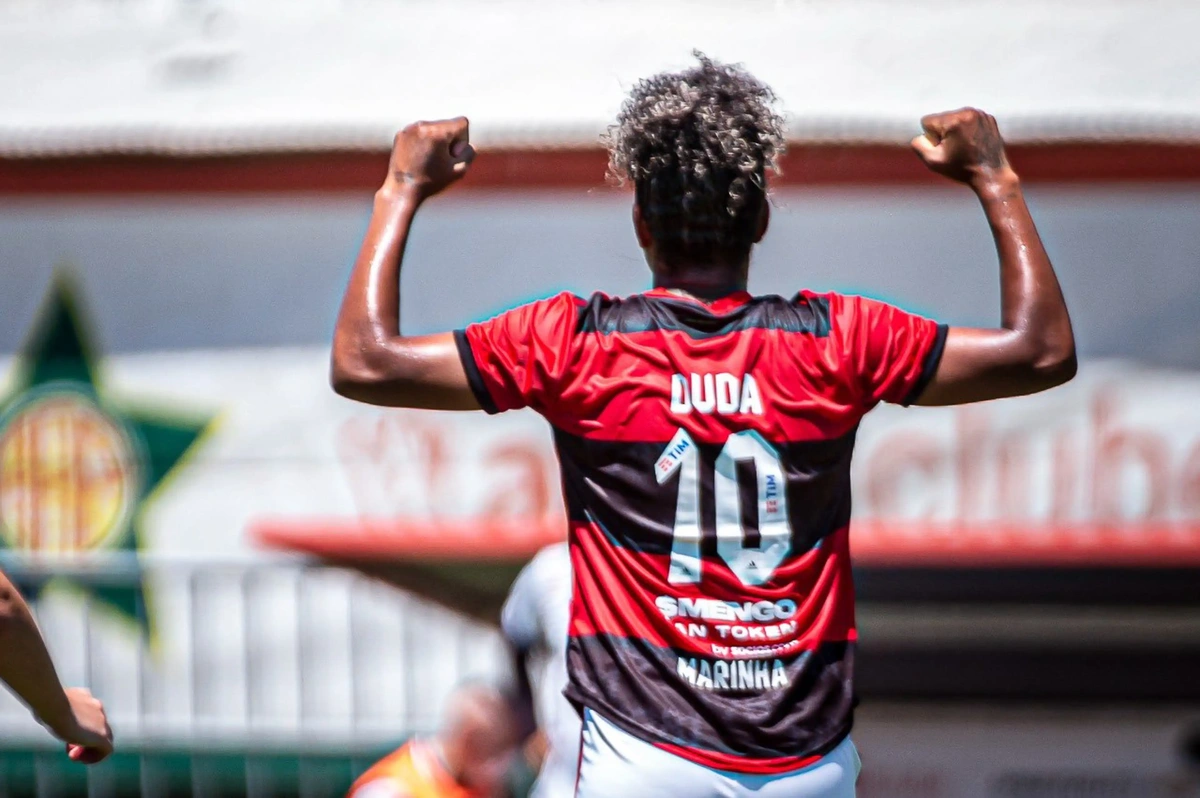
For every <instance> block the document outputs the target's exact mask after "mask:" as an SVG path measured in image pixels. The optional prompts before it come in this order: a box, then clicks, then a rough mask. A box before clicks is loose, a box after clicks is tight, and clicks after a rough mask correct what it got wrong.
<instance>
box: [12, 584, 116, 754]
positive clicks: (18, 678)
mask: <svg viewBox="0 0 1200 798" xmlns="http://www.w3.org/2000/svg"><path fill="white" fill-rule="evenodd" d="M0 680H2V681H3V682H4V683H5V684H7V685H8V686H9V687H10V688H12V691H13V692H14V693H16V694H17V696H18V697H20V699H21V700H22V701H24V702H25V704H26V706H28V707H29V709H30V710H31V711H32V712H33V715H34V717H35V718H37V719H38V721H40V722H41V723H42V724H43V725H44V726H46V728H48V729H49V730H50V731H51V732H52V733H53V734H54V736H56V737H58V738H59V739H60V740H62V741H64V742H65V743H67V753H68V754H69V755H70V757H71V759H73V760H75V761H76V762H84V763H86V764H92V763H94V762H99V761H100V760H102V759H104V758H105V757H106V756H108V755H109V754H110V753H112V730H111V729H109V728H108V719H107V718H106V717H105V715H104V707H103V706H102V705H101V704H100V702H99V701H97V700H96V699H95V698H93V697H92V694H91V693H89V692H88V691H87V690H84V689H81V688H71V689H69V690H64V689H63V686H62V683H61V682H59V680H58V674H57V673H56V672H55V670H54V662H53V661H51V659H50V652H49V651H47V650H46V643H45V641H44V640H42V634H41V632H39V631H38V628H37V624H36V623H34V621H33V615H32V613H30V612H29V606H28V605H27V604H26V603H25V599H24V598H22V597H21V593H20V591H18V590H17V588H16V587H15V586H14V585H13V583H12V582H10V581H9V579H8V577H7V576H6V575H5V574H4V573H3V572H2V571H0Z"/></svg>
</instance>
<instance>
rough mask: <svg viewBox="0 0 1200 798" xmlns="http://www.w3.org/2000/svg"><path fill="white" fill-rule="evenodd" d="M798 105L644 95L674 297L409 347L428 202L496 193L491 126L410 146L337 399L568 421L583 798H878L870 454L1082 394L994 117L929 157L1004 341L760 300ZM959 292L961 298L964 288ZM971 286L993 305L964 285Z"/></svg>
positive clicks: (354, 287)
mask: <svg viewBox="0 0 1200 798" xmlns="http://www.w3.org/2000/svg"><path fill="white" fill-rule="evenodd" d="M773 103H774V95H773V94H772V92H771V90H770V89H769V88H768V87H767V86H765V85H764V84H762V83H760V82H759V81H758V80H756V79H755V78H753V77H752V76H751V75H749V74H747V73H746V72H745V71H743V70H741V69H739V68H736V67H732V66H726V65H722V64H718V63H715V62H713V61H710V60H708V59H706V58H703V57H701V59H700V63H699V65H697V66H695V67H693V68H690V69H687V70H685V71H682V72H677V73H669V74H660V75H657V76H654V77H651V78H649V79H647V80H643V81H641V82H640V83H638V84H637V85H636V86H635V87H634V88H633V91H632V93H631V95H630V97H629V98H628V100H627V101H626V103H625V104H624V106H623V108H622V110H621V112H620V115H619V117H618V119H617V125H616V126H615V128H614V129H613V133H612V134H611V136H610V147H611V152H612V167H613V169H614V171H615V172H616V173H617V175H619V176H621V177H624V178H626V179H628V180H629V181H630V182H632V184H633V190H634V191H633V198H634V199H633V228H634V232H635V234H636V236H637V240H638V243H639V244H640V245H641V247H642V249H643V251H644V252H645V255H646V261H647V263H648V265H649V267H650V273H651V276H652V278H653V285H654V287H653V288H652V289H650V290H649V291H646V292H644V293H641V294H637V295H634V296H629V297H610V296H606V295H605V294H602V293H597V294H594V295H592V296H591V297H577V296H574V295H572V294H569V293H564V294H559V295H558V296H555V297H551V298H549V299H544V300H541V301H538V302H534V303H531V304H528V305H524V306H522V307H518V308H516V309H515V310H512V311H509V312H507V313H504V314H502V315H500V316H498V317H496V318H494V319H492V320H490V321H486V322H483V323H479V324H472V325H470V326H468V327H467V328H466V329H465V330H459V331H457V332H454V333H444V334H440V335H426V336H407V335H405V334H404V333H403V332H401V326H400V319H399V307H400V305H399V290H400V282H399V277H400V262H401V256H402V254H403V251H404V244H405V241H406V240H407V238H408V234H409V229H410V226H411V224H412V220H413V217H414V215H415V214H416V212H417V210H418V208H419V207H420V206H421V203H422V202H424V201H425V200H427V199H429V198H430V197H431V196H433V195H434V194H436V193H437V192H439V191H441V190H442V189H444V188H446V187H447V186H449V185H450V184H451V183H453V182H454V181H455V180H457V179H458V178H460V177H462V175H463V174H465V172H466V171H467V168H468V167H469V165H470V163H471V159H472V157H473V154H474V153H473V151H472V149H471V147H470V145H469V143H468V128H467V120H466V119H461V118H460V119H455V120H450V121H442V122H431V123H418V124H414V125H411V126H409V127H407V128H405V129H404V130H403V131H401V132H400V134H399V135H397V137H396V140H395V144H394V146H393V150H392V157H391V165H390V169H389V173H388V175H387V178H386V180H385V181H384V184H383V186H382V188H381V189H380V190H379V192H378V193H377V194H376V198H375V210H374V214H373V216H372V219H371V223H370V226H369V228H368V231H367V234H366V240H365V241H364V242H363V247H362V250H361V253H360V255H359V258H358V261H357V263H356V264H355V267H354V270H353V273H352V275H351V277H350V283H349V286H348V288H347V290H346V294H345V298H344V300H343V304H342V308H341V313H340V316H339V318H338V322H337V329H336V332H335V335H334V342H333V356H332V382H333V386H334V389H335V390H337V391H338V392H339V393H341V394H343V395H344V396H348V397H351V398H353V399H358V400H360V401H364V402H369V403H372V404H379V405H389V406H404V407H418V408H437V409H443V410H448V409H458V410H470V409H476V408H482V409H484V410H486V411H487V412H489V413H497V412H503V411H506V410H512V409H515V408H519V407H531V408H533V409H534V410H536V411H537V412H538V413H540V414H542V415H543V416H544V417H545V418H546V419H547V420H548V421H549V422H550V424H551V425H552V427H553V430H554V438H555V444H556V447H557V449H558V455H559V460H560V462H561V467H562V479H563V493H564V498H565V502H566V507H567V514H568V517H569V519H570V529H569V539H570V546H571V566H572V571H573V574H574V577H573V579H574V588H573V597H572V602H571V621H570V640H569V643H568V649H567V666H568V671H569V675H570V680H569V684H568V687H567V691H566V692H567V697H568V698H569V699H570V700H571V701H572V702H573V703H574V704H575V705H576V706H577V707H579V708H580V710H581V712H582V715H583V723H584V733H583V758H582V763H581V768H580V775H579V782H578V786H577V793H576V794H577V795H579V796H582V798H599V797H600V796H606V797H607V796H613V797H614V798H642V797H643V796H646V797H649V796H676V795H687V796H694V797H695V798H704V797H706V796H718V795H721V796H741V795H745V796H749V795H755V796H758V798H775V797H776V796H805V797H806V798H813V797H814V796H821V797H822V798H839V797H840V796H850V795H853V794H854V781H855V777H856V774H857V770H858V761H857V755H856V753H855V752H854V748H853V745H852V744H851V742H850V740H849V733H850V729H851V723H852V710H853V707H854V704H855V695H854V660H855V641H856V638H857V632H856V629H855V620H854V603H853V586H852V584H851V571H850V559H849V552H850V548H849V533H848V525H849V522H850V456H851V452H852V451H853V447H854V434H855V430H856V429H857V427H858V423H859V421H860V420H861V419H862V417H863V415H864V414H865V413H867V412H868V411H869V410H870V409H871V408H872V407H874V406H875V405H876V404H878V403H879V402H895V403H900V404H920V405H950V404H960V403H965V402H975V401H980V400H985V399H997V398H1000V397H1005V396H1016V395H1020V394H1029V393H1034V392H1037V391H1042V390H1045V389H1047V388H1050V387H1053V386H1056V385H1059V384H1061V383H1063V382H1066V381H1067V380H1069V379H1071V377H1072V376H1073V375H1074V373H1075V344H1074V337H1073V334H1072V331H1071V322H1070V319H1069V317H1068V315H1067V308H1066V305H1065V303H1064V301H1063V296H1062V292H1061V291H1060V289H1059V285H1058V280H1057V279H1056V277H1055V275H1054V271H1053V269H1052V267H1051V265H1050V259H1049V257H1048V256H1047V254H1046V251H1045V249H1044V248H1043V246H1042V242H1041V240H1040V239H1039V237H1038V233H1037V230H1036V229H1035V227H1034V223H1033V219H1032V218H1031V216H1030V213H1029V209H1028V208H1027V206H1026V203H1025V199H1024V196H1023V194H1022V190H1021V183H1020V181H1019V180H1018V178H1017V175H1016V173H1015V172H1014V171H1013V169H1012V168H1011V167H1010V165H1009V163H1008V160H1007V158H1006V156H1005V149H1004V143H1003V141H1002V139H1001V136H1000V133H999V130H998V128H997V126H996V122H995V120H994V119H993V118H992V117H990V116H988V115H987V114H984V113H982V112H980V111H977V110H974V109H962V110H958V111H952V112H948V113H940V114H935V115H932V116H928V117H925V118H924V119H923V120H922V126H923V128H924V133H923V134H922V135H920V136H918V137H917V138H915V139H914V140H913V142H912V145H913V148H914V150H915V152H916V154H917V156H918V157H919V158H920V159H921V160H922V161H924V163H925V164H926V165H927V166H928V167H929V168H930V169H932V170H933V171H935V172H937V173H939V174H942V175H945V176H946V177H948V178H950V179H952V180H955V181H958V182H960V183H963V184H965V185H966V186H968V187H969V188H970V189H971V190H973V191H974V193H975V195H976V196H977V197H978V199H979V201H980V203H981V204H982V206H983V211H984V214H985V215H986V216H987V219H988V222H989V223H990V225H991V230H992V235H993V237H994V239H995V243H996V248H997V250H998V252H999V260H1000V284H1001V302H1000V324H999V326H997V327H995V328H992V329H974V328H958V327H955V328H952V329H947V328H946V327H945V326H943V325H939V324H936V323H934V322H933V321H930V320H928V319H924V318H920V317H918V316H914V315H912V314H910V313H906V312H904V311H903V310H900V309H898V308H895V307H892V306H890V305H887V304H883V303H881V302H876V301H872V300H868V299H863V298H860V297H855V296H843V295H839V294H821V293H813V292H811V291H800V292H799V293H797V294H796V295H795V296H793V297H791V298H785V297H781V296H757V297H756V296H752V295H750V294H749V293H747V292H746V284H747V273H748V270H749V267H750V255H751V251H752V250H753V248H754V245H755V244H756V243H757V242H758V241H759V240H760V239H762V237H763V235H764V234H765V233H766V231H767V222H768V218H769V211H770V207H769V204H768V202H767V194H766V188H767V179H768V174H769V173H770V171H771V169H772V167H773V165H774V162H775V159H776V156H777V155H778V153H779V151H780V148H781V147H782V145H783V141H784V139H783V130H782V121H781V118H780V117H779V115H778V114H777V113H776V111H775V110H774V109H773ZM946 279H956V278H955V276H949V275H948V276H947V278H946ZM963 290H965V291H970V290H973V289H972V287H971V283H970V282H969V281H968V282H964V283H963Z"/></svg>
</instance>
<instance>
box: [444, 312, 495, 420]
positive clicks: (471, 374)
mask: <svg viewBox="0 0 1200 798" xmlns="http://www.w3.org/2000/svg"><path fill="white" fill-rule="evenodd" d="M454 345H455V346H456V347H457V348H458V357H459V360H461V361H462V364H463V371H464V372H466V375H467V385H470V386H471V393H473V394H475V401H476V402H479V406H480V407H482V408H483V409H484V410H485V411H486V412H487V413H489V414H492V415H495V414H496V413H499V412H500V409H499V408H498V407H496V402H495V401H494V400H493V399H492V394H491V392H490V391H488V389H487V385H486V384H485V383H484V381H483V375H482V374H480V373H479V364H478V363H476V362H475V353H474V352H472V351H471V343H470V341H468V340H467V331H466V330H455V331H454Z"/></svg>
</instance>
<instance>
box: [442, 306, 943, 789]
mask: <svg viewBox="0 0 1200 798" xmlns="http://www.w3.org/2000/svg"><path fill="white" fill-rule="evenodd" d="M945 332H946V329H945V327H942V326H939V325H936V324H934V323H933V322H932V321H929V320H927V319H924V318H921V317H919V316H914V315H912V314H909V313H906V312H904V311H902V310H899V309H897V308H895V307H892V306H890V305H887V304H884V303H881V302H876V301H872V300H869V299H863V298H860V297H851V296H842V295H839V294H815V293H810V292H801V293H800V294H798V295H797V296H796V297H794V298H792V299H785V298H783V297H780V296H762V297H752V296H751V295H750V294H748V293H744V292H741V293H737V294H732V295H730V296H727V297H724V298H722V299H720V300H717V301H715V302H712V303H711V304H705V303H703V302H700V301H697V300H693V299H689V298H684V297H680V296H677V295H675V294H673V293H671V292H668V291H664V290H659V289H655V290H652V291H648V292H646V293H643V294H637V295H634V296H631V297H625V298H616V297H609V296H605V295H603V294H595V295H593V296H592V297H591V298H589V299H583V298H581V297H577V296H574V295H572V294H560V295H558V296H556V297H553V298H550V299H546V300H542V301H539V302H534V303H531V304H528V305H524V306H522V307H519V308H516V309H515V310H512V311H510V312H508V313H504V314H502V315H500V316H497V317H496V318H494V319H491V320H490V321H486V322H483V323H480V324H473V325H470V326H469V327H467V328H466V329H465V330H461V331H459V332H458V333H456V339H457V342H458V347H459V352H460V354H461V356H462V359H463V364H464V366H465V369H466V372H467V375H468V378H469V381H470V384H471V387H472V389H473V391H474V393H475V395H476V397H477V399H478V400H479V403H480V405H482V406H483V408H484V409H485V410H487V411H488V412H492V413H496V412H501V411H505V410H511V409H515V408H520V407H531V408H533V409H534V410H536V411H537V412H539V413H541V414H542V415H543V416H544V417H545V418H546V419H547V420H548V421H549V422H550V424H551V425H552V426H553V428H554V438H555V444H556V447H557V450H558V456H559V460H560V463H561V468H562V481H563V495H564V499H565V503H566V509H567V515H568V519H569V523H570V546H571V565H572V568H573V570H574V589H573V597H572V607H571V622H570V640H569V645H568V670H569V672H570V683H569V685H568V687H567V696H568V698H570V699H571V700H572V701H573V702H575V703H576V704H578V705H583V706H587V707H590V708H591V709H593V710H594V711H595V712H597V713H599V714H600V715H602V716H604V717H606V718H608V719H609V720H611V721H612V722H613V723H616V724H617V725H619V726H621V727H623V728H624V729H626V730H627V731H629V732H630V733H632V734H634V735H636V736H638V737H640V738H642V739H645V740H648V741H650V742H652V743H654V744H655V745H658V746H660V747H662V748H664V749H667V750H670V751H672V752H674V753H677V754H679V755H681V756H684V757H687V758H689V759H691V760H693V761H697V762H700V763H702V764H704V765H707V766H709V767H714V768H719V769H724V770H735V771H742V772H751V773H771V772H781V771H785V770H791V769H794V768H797V767H802V766H804V765H805V764H807V763H808V762H809V761H811V760H813V759H815V758H817V757H820V756H821V755H823V754H824V753H826V752H827V751H829V750H831V749H832V748H833V747H835V746H836V745H837V744H838V743H839V742H840V741H841V740H842V739H843V738H844V737H845V736H846V734H848V733H849V731H850V726H851V722H852V714H853V707H854V704H855V695H854V685H853V676H854V646H855V639H856V631H855V620H854V593H853V584H852V581H851V572H850V559H849V554H850V546H849V538H848V525H849V521H850V457H851V453H852V451H853V448H854V435H855V431H856V429H857V427H858V423H859V421H860V419H861V418H862V417H863V415H864V414H865V413H866V412H867V411H868V410H870V409H871V408H872V407H873V406H875V405H876V404H877V403H879V402H881V401H885V402H899V403H907V402H908V401H910V400H911V399H913V398H914V397H916V396H917V394H918V393H919V392H920V391H921V390H922V388H923V387H924V385H925V383H926V382H927V381H928V380H929V379H930V377H931V376H932V374H933V372H934V370H935V369H936V368H937V363H938V359H939V358H940V356H941V350H942V346H943V343H944V341H945Z"/></svg>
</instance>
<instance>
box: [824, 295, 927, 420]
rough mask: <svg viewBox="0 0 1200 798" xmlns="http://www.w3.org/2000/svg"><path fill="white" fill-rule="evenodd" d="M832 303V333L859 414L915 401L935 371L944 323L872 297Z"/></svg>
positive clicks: (836, 299)
mask: <svg viewBox="0 0 1200 798" xmlns="http://www.w3.org/2000/svg"><path fill="white" fill-rule="evenodd" d="M834 300H835V301H834V308H833V324H834V330H835V335H837V337H838V340H839V344H840V346H841V352H842V358H843V360H844V363H845V366H846V368H847V370H848V372H849V374H850V377H851V379H853V380H854V382H855V384H856V388H857V390H858V391H859V395H860V397H861V402H862V406H863V410H864V411H866V410H870V409H871V408H872V407H874V406H875V405H877V404H879V403H880V402H890V403H892V404H901V405H909V404H912V403H913V402H914V401H916V400H917V398H918V397H920V395H921V392H922V391H923V390H925V386H926V385H928V384H929V381H930V380H932V379H933V375H934V374H935V373H936V372H937V368H938V363H939V362H940V361H941V359H942V350H943V348H944V347H945V344H946V332H947V327H946V325H944V324H938V323H936V322H934V321H931V320H930V319H927V318H924V317H923V316H917V315H915V314H912V313H909V312H907V311H904V310H901V309H900V308H898V307H895V306H894V305H889V304H887V303H886V302H879V301H876V300H874V299H866V298H864V297H857V296H836V295H835V297H834Z"/></svg>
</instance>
